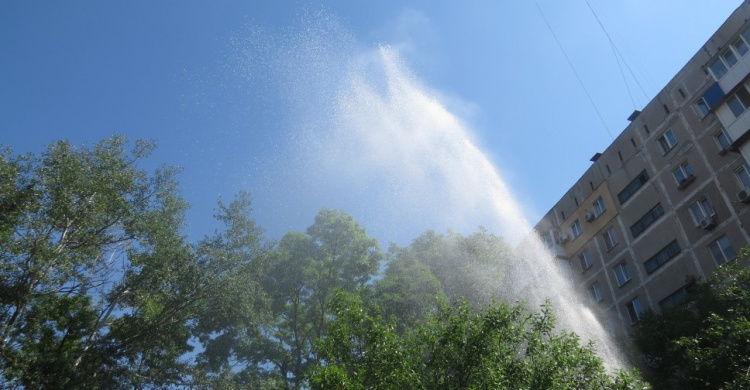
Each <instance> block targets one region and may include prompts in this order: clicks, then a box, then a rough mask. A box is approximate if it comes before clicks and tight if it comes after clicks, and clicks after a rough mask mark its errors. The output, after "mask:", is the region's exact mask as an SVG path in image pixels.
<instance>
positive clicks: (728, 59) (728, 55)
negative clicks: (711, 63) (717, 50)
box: [721, 50, 737, 68]
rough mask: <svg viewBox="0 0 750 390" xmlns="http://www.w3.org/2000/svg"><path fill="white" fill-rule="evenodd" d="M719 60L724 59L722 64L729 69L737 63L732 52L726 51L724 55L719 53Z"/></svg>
mask: <svg viewBox="0 0 750 390" xmlns="http://www.w3.org/2000/svg"><path fill="white" fill-rule="evenodd" d="M721 58H722V59H724V62H725V63H726V64H727V65H728V66H729V68H731V67H733V66H734V65H735V64H736V63H737V57H736V56H735V55H734V52H732V50H727V51H725V52H724V53H721Z"/></svg>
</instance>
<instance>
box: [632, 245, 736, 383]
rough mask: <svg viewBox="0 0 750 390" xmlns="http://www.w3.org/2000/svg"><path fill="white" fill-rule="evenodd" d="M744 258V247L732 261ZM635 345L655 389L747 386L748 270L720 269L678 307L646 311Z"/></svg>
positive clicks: (728, 267)
mask: <svg viewBox="0 0 750 390" xmlns="http://www.w3.org/2000/svg"><path fill="white" fill-rule="evenodd" d="M747 256H748V251H747V249H745V250H743V255H742V258H743V259H738V260H736V262H743V261H744V262H746V261H747V260H746V259H747ZM635 342H636V346H637V347H638V348H639V350H640V351H641V352H642V353H643V354H644V357H645V359H644V360H645V363H646V365H647V366H649V368H650V370H649V371H647V372H646V373H647V374H649V379H650V380H651V381H652V382H653V383H654V385H656V386H659V388H672V389H688V388H693V389H697V388H700V389H722V388H723V389H747V388H750V356H748V353H747V351H748V350H750V269H749V268H747V267H746V266H742V265H740V264H737V263H735V264H730V265H725V266H723V267H720V268H718V269H717V270H716V271H715V273H714V275H713V276H711V277H710V278H709V279H708V280H706V281H705V282H703V283H698V284H695V285H693V286H692V287H691V288H690V289H689V290H688V293H687V295H686V297H685V300H684V301H683V302H682V304H681V305H679V306H677V307H674V308H671V309H668V310H665V311H663V312H662V313H659V314H657V313H654V312H647V313H646V314H645V315H644V316H643V317H642V318H641V320H640V321H639V329H638V332H637V334H636V337H635Z"/></svg>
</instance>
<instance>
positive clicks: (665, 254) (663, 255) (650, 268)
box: [643, 240, 681, 273]
mask: <svg viewBox="0 0 750 390" xmlns="http://www.w3.org/2000/svg"><path fill="white" fill-rule="evenodd" d="M680 251H681V249H680V244H678V243H677V240H674V241H672V242H670V243H669V244H667V246H665V247H664V248H661V250H659V251H658V252H656V254H655V255H653V256H651V258H650V259H648V260H646V262H645V263H643V266H644V267H645V268H646V272H648V273H652V272H654V271H656V270H657V269H659V267H661V266H662V265H664V264H665V263H666V262H667V261H669V260H671V259H673V258H674V257H675V256H677V255H678V254H680Z"/></svg>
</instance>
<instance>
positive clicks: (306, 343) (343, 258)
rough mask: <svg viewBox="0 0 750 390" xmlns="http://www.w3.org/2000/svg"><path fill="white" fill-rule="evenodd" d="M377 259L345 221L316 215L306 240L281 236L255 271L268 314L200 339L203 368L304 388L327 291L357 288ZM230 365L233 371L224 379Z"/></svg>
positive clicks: (324, 318)
mask: <svg viewBox="0 0 750 390" xmlns="http://www.w3.org/2000/svg"><path fill="white" fill-rule="evenodd" d="M381 258H382V253H381V252H380V250H379V247H378V244H377V241H376V240H375V239H372V238H370V237H368V236H367V234H366V232H365V230H364V229H363V228H362V227H361V226H360V225H359V224H358V223H357V222H356V221H355V220H354V219H353V218H352V217H351V216H350V215H347V214H345V213H343V212H341V211H336V210H329V209H323V210H321V211H320V212H319V213H318V215H317V216H316V217H315V223H314V224H313V225H312V226H310V227H309V228H308V229H307V231H306V233H301V232H289V233H287V234H285V235H284V237H283V238H282V239H281V240H280V241H279V243H278V244H277V245H276V246H275V248H273V250H271V251H270V252H269V253H268V254H267V255H266V256H264V260H263V262H262V264H263V266H262V267H261V268H258V271H257V272H258V275H259V276H258V280H259V281H260V283H261V286H262V292H263V295H264V297H266V298H267V306H266V307H267V308H268V312H267V313H266V314H265V315H263V316H262V318H256V320H257V321H253V320H251V319H248V318H241V317H237V318H235V319H234V320H230V321H228V322H227V325H226V326H225V328H224V329H223V330H221V328H220V327H219V328H215V329H213V330H212V332H208V333H206V335H205V336H204V337H205V338H206V340H207V342H208V348H207V349H206V351H205V353H204V354H203V355H202V359H203V361H204V362H206V363H211V364H212V366H210V367H209V368H210V370H213V372H215V373H219V372H223V374H221V375H224V376H223V377H224V378H227V377H229V378H230V380H233V381H234V383H240V384H244V385H249V384H253V385H254V386H262V385H268V384H269V383H272V384H276V385H280V386H283V387H285V388H302V387H304V386H305V382H304V375H303V374H304V372H305V371H306V370H307V369H308V367H309V366H310V365H313V364H316V362H317V357H316V355H315V354H314V353H313V350H312V345H313V344H314V342H315V341H316V340H318V339H320V338H322V337H325V335H326V334H327V323H328V321H329V315H330V312H329V304H330V299H331V295H332V292H333V291H335V290H337V289H341V290H345V291H349V292H355V291H358V290H359V289H361V288H363V286H365V285H366V284H367V283H368V282H369V281H370V279H371V277H372V276H373V275H374V274H375V273H376V272H377V270H378V265H379V264H380V260H381ZM254 272H255V271H254ZM217 335H218V336H217ZM209 336H210V337H213V341H211V340H209V339H210V337H209ZM233 362H234V363H239V365H238V366H235V368H234V372H231V373H230V372H227V370H226V367H229V364H231V363H233ZM222 367H224V369H223V371H222ZM214 375H217V378H219V377H221V375H218V374H214ZM231 378H233V379H231Z"/></svg>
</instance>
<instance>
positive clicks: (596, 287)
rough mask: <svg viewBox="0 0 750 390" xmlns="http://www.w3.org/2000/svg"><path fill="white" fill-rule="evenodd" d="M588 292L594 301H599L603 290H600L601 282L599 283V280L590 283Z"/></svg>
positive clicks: (602, 296)
mask: <svg viewBox="0 0 750 390" xmlns="http://www.w3.org/2000/svg"><path fill="white" fill-rule="evenodd" d="M589 294H591V299H592V300H593V301H594V303H599V302H602V301H603V300H604V292H603V291H602V285H601V283H599V281H595V282H594V283H591V286H590V287H589Z"/></svg>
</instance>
